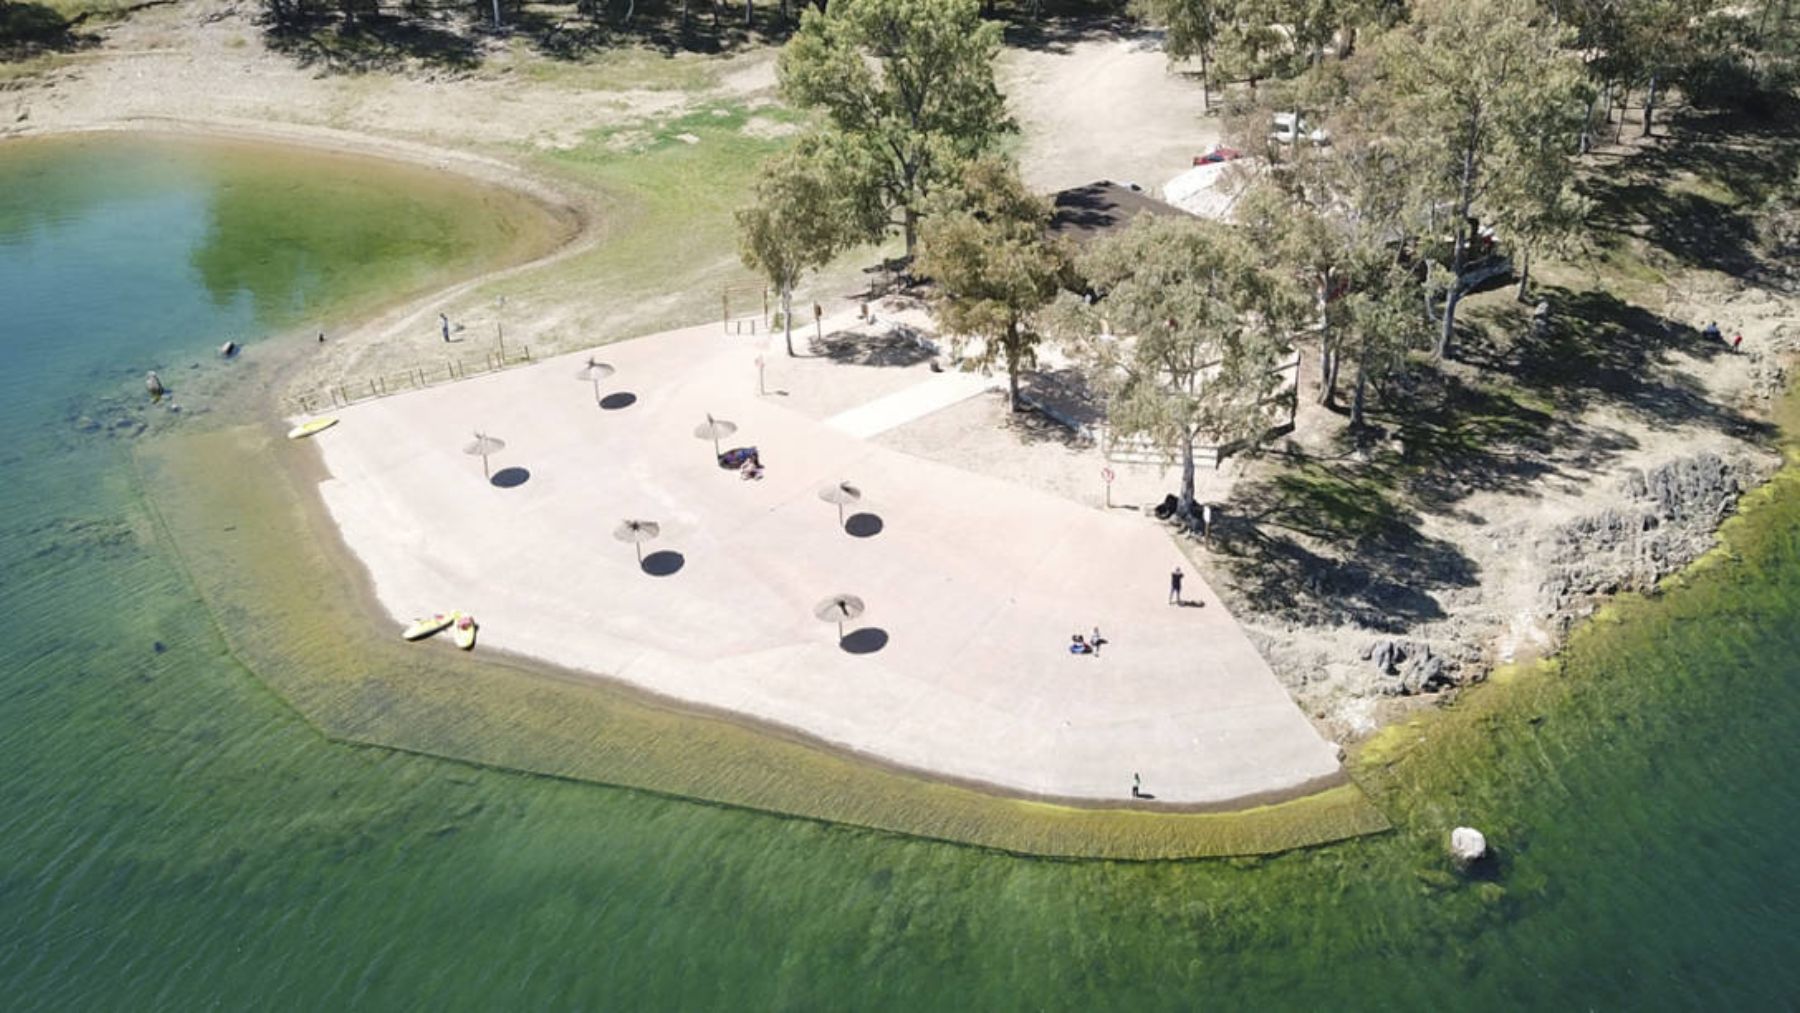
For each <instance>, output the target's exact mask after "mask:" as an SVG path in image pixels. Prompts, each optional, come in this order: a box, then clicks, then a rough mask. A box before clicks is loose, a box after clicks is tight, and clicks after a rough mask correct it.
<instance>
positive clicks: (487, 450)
mask: <svg viewBox="0 0 1800 1013" xmlns="http://www.w3.org/2000/svg"><path fill="white" fill-rule="evenodd" d="M505 449H506V441H505V440H502V439H500V438H499V437H497V436H489V435H487V434H486V433H476V434H475V442H473V443H471V444H469V445H468V446H466V447H463V453H465V454H470V455H476V456H479V457H480V458H481V474H482V476H483V477H485V478H490V479H491V478H493V477H494V476H493V475H492V474H491V473H490V472H489V471H488V455H489V454H497V453H499V452H500V451H502V450H505Z"/></svg>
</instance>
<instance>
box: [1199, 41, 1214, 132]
mask: <svg viewBox="0 0 1800 1013" xmlns="http://www.w3.org/2000/svg"><path fill="white" fill-rule="evenodd" d="M1210 112H1212V61H1211V60H1209V59H1207V58H1206V47H1205V46H1201V47H1200V115H1202V116H1204V115H1206V114H1207V113H1210Z"/></svg>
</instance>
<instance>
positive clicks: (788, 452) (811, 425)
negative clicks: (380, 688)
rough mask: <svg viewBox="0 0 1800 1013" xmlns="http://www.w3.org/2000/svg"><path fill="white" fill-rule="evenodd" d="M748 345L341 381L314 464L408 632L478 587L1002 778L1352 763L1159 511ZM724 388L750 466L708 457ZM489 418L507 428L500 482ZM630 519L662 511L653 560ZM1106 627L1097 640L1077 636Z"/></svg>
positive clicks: (536, 615) (683, 342)
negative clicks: (591, 365) (1016, 462)
mask: <svg viewBox="0 0 1800 1013" xmlns="http://www.w3.org/2000/svg"><path fill="white" fill-rule="evenodd" d="M759 353H761V354H766V355H774V354H779V353H778V352H768V351H765V350H763V349H761V348H759V347H758V346H757V345H755V344H754V343H753V342H751V341H748V340H746V339H744V338H739V337H732V336H727V335H721V334H720V333H719V328H718V326H717V325H716V324H714V325H708V326H702V327H696V328H692V329H689V330H684V331H677V332H672V333H669V334H664V335H657V336H654V337H650V338H643V339H638V340H635V341H631V342H626V343H622V344H617V345H610V346H607V347H605V348H603V349H599V350H597V351H596V352H595V353H593V354H594V355H595V356H596V357H598V358H600V359H601V360H603V361H606V362H609V363H611V364H613V365H614V366H616V367H617V370H618V371H617V373H616V374H615V375H614V376H612V377H611V378H609V379H607V380H605V381H603V383H602V387H601V393H602V395H610V397H608V400H607V402H606V403H607V404H608V405H619V404H622V403H625V402H629V403H628V404H624V406H623V407H616V408H608V407H602V406H600V405H597V404H596V403H595V399H594V394H593V389H592V387H591V386H590V385H588V384H587V383H585V382H582V381H579V380H577V379H576V373H577V371H578V370H579V369H580V367H581V366H582V364H583V363H584V362H585V361H586V358H587V353H581V354H576V355H570V356H564V357H561V358H558V359H553V360H548V361H546V362H543V363H541V364H538V365H535V366H531V367H528V368H523V369H517V370H513V371H510V372H505V373H498V374H493V375H489V376H485V377H480V378H477V379H472V380H468V381H464V382H460V383H456V384H451V385H447V386H441V387H435V388H429V389H426V390H421V391H417V392H413V393H408V394H404V395H398V396H395V397H391V398H387V399H384V400H379V401H372V402H367V403H364V404H361V405H358V406H356V407H353V408H348V409H343V410H341V411H339V412H338V413H337V414H338V417H339V418H340V419H341V422H340V424H339V425H337V426H336V427H334V428H332V429H330V430H327V431H326V432H324V433H321V434H320V435H318V436H316V437H314V438H313V440H314V442H315V443H316V444H317V446H318V447H319V449H320V450H321V452H322V454H323V458H324V462H325V465H326V466H327V468H328V469H329V471H330V473H331V476H332V477H331V478H329V479H328V480H326V481H325V482H323V483H322V484H321V486H320V491H321V494H322V496H323V498H324V501H325V504H326V506H327V508H328V510H329V512H330V514H331V516H332V518H333V519H334V520H335V521H336V523H337V524H338V526H339V528H340V530H341V532H342V534H343V537H344V539H345V542H346V544H347V545H348V546H349V548H350V549H351V550H352V551H353V552H354V553H355V554H356V556H357V557H358V558H360V559H361V560H362V562H363V563H364V565H365V566H366V567H367V568H368V571H369V575H370V578H371V580H372V582H373V584H374V588H375V592H376V595H377V597H378V599H379V600H380V602H381V603H382V604H383V606H384V607H385V608H387V609H388V610H389V612H390V613H391V615H392V618H393V619H394V621H395V624H396V626H395V630H396V635H397V634H398V629H399V625H400V624H401V623H403V622H404V621H406V620H408V619H410V618H412V617H414V616H417V615H422V614H428V613H431V612H437V611H445V610H449V609H461V610H463V611H466V612H470V613H473V614H474V615H475V616H476V617H478V618H479V620H480V622H481V643H482V645H483V648H492V649H503V650H507V651H512V652H517V653H519V654H522V655H527V656H530V657H534V658H539V659H542V660H544V661H547V662H550V663H553V664H555V665H558V666H562V667H564V668H568V669H572V670H576V671H580V672H588V673H593V674H595V675H598V676H604V677H608V678H612V679H617V680H620V681H622V682H625V683H628V684H631V685H634V686H637V687H640V688H642V689H645V690H648V691H650V692H653V693H656V694H660V695H663V696H666V697H670V698H673V699H676V700H679V701H686V702H691V703H694V704H699V705H703V706H706V707H710V708H718V709H721V710H725V711H730V712H734V713H738V714H742V715H745V716H748V717H751V718H754V719H757V720H759V721H763V722H769V723H772V724H775V725H779V726H783V727H786V728H790V729H793V730H795V731H797V732H800V733H802V734H803V735H805V736H808V737H812V738H815V739H818V740H820V741H823V742H825V743H828V744H830V745H832V746H835V747H838V748H841V749H846V750H850V751H853V752H855V753H858V754H862V755H865V756H868V757H871V758H874V759H876V760H878V761H881V762H885V763H890V764H896V765H900V766H903V767H907V768H912V769H916V770H918V771H922V772H926V773H928V774H931V775H935V776H939V777H944V778H948V779H953V780H958V781H965V782H977V783H981V784H984V785H989V786H992V787H993V788H996V789H998V790H1001V791H1005V792H1008V793H1017V794H1026V795H1034V796H1043V797H1049V798H1057V799H1070V800H1080V801H1086V802H1096V801H1106V802H1121V803H1123V802H1128V801H1129V800H1130V795H1131V786H1132V778H1133V775H1134V774H1137V775H1140V776H1141V778H1142V784H1143V790H1144V792H1145V793H1146V794H1148V795H1152V796H1154V797H1155V801H1154V802H1153V803H1150V804H1153V805H1164V804H1168V805H1176V806H1214V805H1223V804H1228V803H1231V802H1233V801H1238V800H1247V799H1254V798H1264V797H1272V796H1280V795H1291V794H1297V793H1301V792H1304V791H1306V790H1308V789H1311V788H1314V787H1317V786H1319V785H1322V784H1324V783H1328V782H1330V781H1331V780H1333V779H1335V778H1338V777H1339V776H1341V775H1340V771H1339V767H1338V763H1337V759H1336V749H1335V747H1334V746H1332V745H1331V744H1330V743H1327V742H1325V741H1324V740H1323V739H1322V738H1321V737H1320V736H1319V735H1318V733H1317V732H1316V731H1315V730H1314V729H1313V727H1312V725H1311V724H1310V723H1309V722H1308V721H1307V720H1306V719H1305V718H1304V716H1303V715H1302V714H1301V713H1300V711H1299V710H1298V708H1297V707H1296V706H1295V705H1294V703H1293V702H1292V700H1291V699H1290V698H1289V696H1288V695H1287V693H1286V691H1285V690H1284V689H1283V688H1282V687H1281V686H1280V685H1279V684H1278V683H1277V681H1276V680H1275V677H1274V676H1273V674H1272V673H1271V672H1270V671H1269V668H1268V666H1267V665H1266V664H1265V663H1264V662H1263V660H1262V659H1261V657H1259V656H1258V655H1257V653H1256V651H1255V649H1254V648H1253V647H1252V646H1251V644H1250V642H1249V640H1248V639H1247V638H1246V637H1245V635H1244V633H1243V631H1242V630H1241V629H1240V628H1239V627H1238V625H1237V624H1236V622H1235V621H1234V620H1233V619H1232V618H1231V616H1230V615H1229V614H1228V613H1227V612H1226V611H1225V609H1224V607H1223V606H1222V605H1221V604H1220V603H1219V601H1218V600H1217V598H1216V597H1214V596H1213V594H1212V593H1211V591H1210V590H1209V589H1208V588H1206V587H1205V586H1204V584H1203V583H1202V582H1201V581H1200V580H1199V579H1198V577H1196V576H1195V575H1193V574H1192V573H1189V574H1188V576H1187V581H1186V591H1187V596H1188V598H1189V600H1190V602H1193V603H1196V604H1194V605H1190V606H1189V607H1175V606H1171V605H1168V604H1167V603H1166V598H1167V587H1168V575H1169V572H1170V570H1171V569H1173V568H1174V567H1176V566H1178V565H1182V563H1183V560H1182V557H1181V555H1180V553H1179V552H1178V551H1177V549H1176V548H1175V546H1174V545H1173V544H1172V543H1171V542H1170V540H1169V538H1168V536H1167V535H1166V534H1165V533H1164V532H1163V531H1162V530H1161V529H1160V528H1159V527H1157V526H1156V525H1154V524H1152V523H1150V522H1148V521H1147V520H1146V519H1144V518H1143V517H1141V516H1139V515H1136V514H1129V515H1127V514H1108V513H1105V512H1101V511H1098V510H1094V509H1089V508H1086V507H1082V506H1080V505H1077V504H1075V503H1072V502H1069V501H1066V500H1063V499H1059V498H1057V497H1054V496H1051V495H1048V494H1045V493H1040V492H1036V491H1033V490H1029V489H1025V488H1022V487H1019V486H1017V485H1014V484H1010V483H1006V482H1000V481H997V480H994V479H990V478H986V477H984V476H981V475H977V474H971V473H968V472H964V471H960V470H957V469H954V468H951V467H948V466H945V465H941V464H937V463H933V462H930V461H925V460H922V459H919V458H916V457H912V456H909V455H906V454H902V453H898V452H895V451H891V450H886V449H883V448H881V447H878V446H875V445H873V444H871V443H869V442H866V441H865V440H862V439H859V438H856V437H854V436H852V435H850V434H848V433H846V432H843V431H841V430H840V429H838V428H835V427H833V426H831V425H828V424H825V423H824V422H821V421H820V420H817V419H813V418H809V417H807V416H805V415H804V414H802V413H800V412H797V411H794V410H792V409H791V408H789V407H784V406H783V404H782V401H783V399H782V398H781V397H779V396H776V395H767V396H764V395H759V394H758V393H757V385H756V367H755V364H754V360H755V357H756V356H757V355H758V354H759ZM625 395H630V397H626V396H625ZM708 413H711V414H712V415H713V416H715V417H716V418H720V419H726V420H730V421H732V422H735V423H736V424H737V425H738V427H739V429H738V432H737V433H736V435H734V436H732V437H730V438H728V439H726V440H724V441H723V443H722V445H723V446H725V447H733V446H749V445H754V446H756V447H757V448H758V449H759V451H760V452H761V456H762V460H763V463H764V464H765V466H766V468H767V472H766V475H765V477H764V478H763V479H762V480H760V481H747V480H744V479H742V478H740V477H739V476H738V475H737V474H736V473H734V472H731V471H726V470H724V469H721V468H720V467H719V466H718V465H717V463H716V461H715V459H714V457H713V447H712V444H711V442H709V441H706V440H701V439H697V438H696V437H695V436H694V429H695V427H696V426H697V425H699V424H701V423H702V422H704V421H705V418H706V415H707V414H708ZM476 430H480V431H483V432H486V433H490V434H491V435H493V436H496V437H499V438H500V439H502V440H505V441H506V447H505V449H504V450H501V451H500V452H498V453H497V454H495V455H494V456H493V459H492V462H491V464H492V468H493V470H494V472H495V474H496V476H497V477H498V478H499V479H500V482H501V484H495V483H491V482H489V481H487V480H486V479H484V477H483V474H482V462H481V461H480V460H479V459H478V458H474V457H470V456H467V455H465V454H464V453H463V447H464V446H465V445H466V444H467V443H469V442H470V441H471V440H472V439H473V433H474V431H476ZM838 481H848V482H851V483H853V484H855V485H857V486H859V487H860V488H861V489H862V490H863V493H864V499H863V501H862V502H861V503H859V504H856V505H854V506H852V507H850V508H848V509H847V511H846V513H847V514H850V515H853V516H852V523H851V524H850V525H849V527H850V529H851V530H850V531H846V530H844V529H842V528H840V527H838V524H837V516H838V515H837V508H836V507H834V506H832V505H831V504H829V503H825V502H822V501H821V500H820V498H819V496H818V491H819V489H820V488H821V487H823V486H826V485H829V484H831V483H834V482H838ZM625 518H639V519H644V520H651V521H656V522H658V523H659V524H660V525H661V534H660V536H659V537H658V538H657V539H656V540H654V541H652V542H649V543H647V544H645V545H644V546H643V549H644V553H645V556H646V560H647V563H646V566H645V567H644V568H640V567H639V565H638V562H637V557H636V555H635V553H634V550H633V548H632V546H630V545H626V544H622V543H620V542H618V541H616V540H615V539H614V538H613V536H612V531H613V529H614V527H616V526H617V525H618V523H619V522H620V521H621V520H623V519H625ZM838 592H848V593H850V594H854V595H858V596H860V597H861V598H863V599H864V600H865V601H866V602H867V603H868V611H867V614H866V615H864V616H863V617H861V618H860V619H857V620H855V621H853V622H851V623H849V624H848V625H847V629H848V630H849V631H850V632H851V633H852V636H851V637H850V638H849V639H848V640H847V641H846V642H845V643H844V644H843V645H840V643H839V642H838V638H837V629H836V627H835V626H833V625H831V624H828V623H825V622H821V621H820V620H819V619H817V618H816V617H815V616H814V614H813V608H814V606H815V605H816V604H817V603H818V602H819V601H820V600H821V599H823V598H825V597H827V596H828V595H831V594H834V593H838ZM1095 626H1098V627H1099V628H1100V629H1101V631H1102V632H1103V634H1104V635H1105V637H1106V639H1107V641H1108V642H1107V644H1106V645H1105V648H1104V650H1103V652H1102V653H1101V654H1100V655H1099V656H1098V657H1092V656H1075V655H1071V654H1070V653H1069V652H1068V645H1069V640H1070V635H1071V634H1073V633H1077V632H1080V633H1083V634H1086V633H1088V632H1089V631H1090V630H1091V629H1092V628H1093V627H1095ZM417 649H419V650H434V649H449V647H448V645H447V644H443V643H436V642H431V643H426V644H421V645H418V648H417ZM596 734H600V731H599V730H598V729H597V730H596Z"/></svg>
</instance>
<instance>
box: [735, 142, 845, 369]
mask: <svg viewBox="0 0 1800 1013" xmlns="http://www.w3.org/2000/svg"><path fill="white" fill-rule="evenodd" d="M827 166H828V161H827V160H826V159H823V158H820V157H818V156H817V154H816V153H815V152H813V151H812V150H810V146H809V145H807V144H804V143H803V144H802V145H800V146H799V147H798V148H797V149H795V150H794V151H791V152H789V153H788V154H786V155H783V156H780V157H778V158H775V159H773V160H771V161H769V162H766V163H764V164H763V166H762V170H761V173H760V175H759V176H758V177H757V181H756V200H755V201H754V202H753V203H751V204H750V205H749V206H748V207H744V208H740V209H739V210H738V212H737V226H738V249H739V254H740V256H742V258H743V261H744V265H745V266H746V267H749V268H751V269H752V270H756V271H760V272H762V274H763V277H765V278H766V279H768V282H769V284H770V285H773V286H774V287H775V290H776V291H777V292H779V293H780V295H781V320H782V325H783V328H784V331H785V334H784V337H785V339H786V342H787V353H788V354H789V355H793V354H794V289H795V288H796V287H797V286H798V285H799V284H800V279H801V278H802V277H804V276H805V274H806V272H808V271H813V270H817V269H818V268H821V267H824V266H825V265H826V264H828V263H830V262H831V259H832V258H833V257H835V256H837V254H838V253H839V252H841V251H842V250H843V249H845V248H846V247H847V246H849V245H851V244H852V243H854V242H855V240H856V238H857V237H858V236H859V235H861V234H862V233H863V232H865V231H866V225H864V224H863V223H862V222H860V221H859V220H858V217H857V214H858V212H857V208H856V207H855V206H854V205H853V204H852V203H850V202H849V201H848V200H847V199H846V198H845V196H844V194H843V193H842V191H841V190H840V189H839V188H838V185H837V182H836V181H835V180H834V179H832V174H831V172H830V171H829V169H828V167H827Z"/></svg>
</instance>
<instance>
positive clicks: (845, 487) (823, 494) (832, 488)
mask: <svg viewBox="0 0 1800 1013" xmlns="http://www.w3.org/2000/svg"><path fill="white" fill-rule="evenodd" d="M819 498H820V499H822V500H824V501H825V502H827V503H836V504H837V508H838V527H840V528H841V527H843V526H844V507H845V506H847V505H849V504H852V503H859V502H861V501H862V490H861V489H858V488H857V487H856V486H853V485H851V484H850V483H849V482H838V483H835V484H833V485H828V486H826V487H825V488H823V489H820V490H819Z"/></svg>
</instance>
